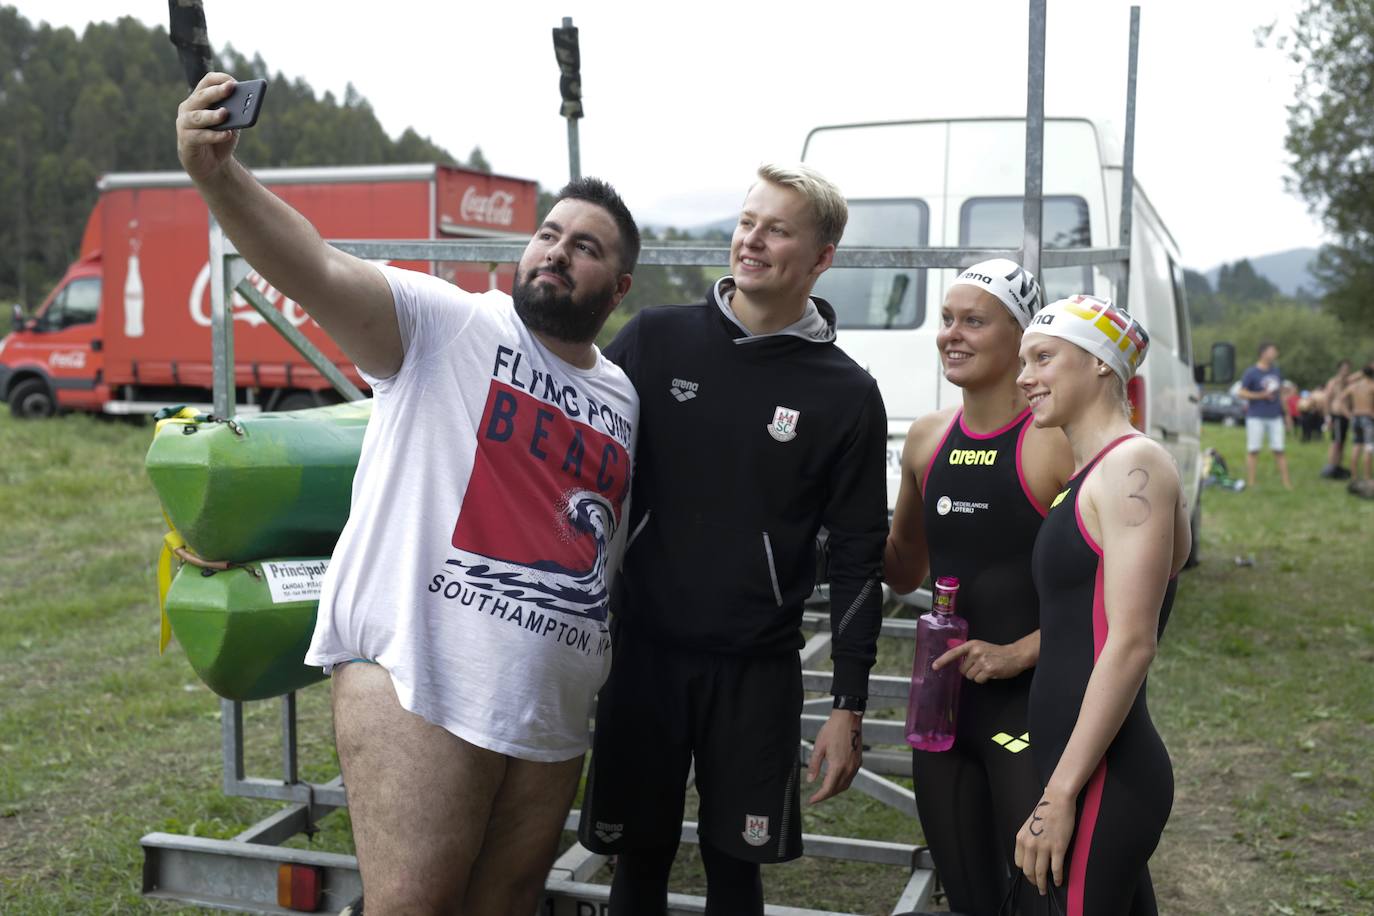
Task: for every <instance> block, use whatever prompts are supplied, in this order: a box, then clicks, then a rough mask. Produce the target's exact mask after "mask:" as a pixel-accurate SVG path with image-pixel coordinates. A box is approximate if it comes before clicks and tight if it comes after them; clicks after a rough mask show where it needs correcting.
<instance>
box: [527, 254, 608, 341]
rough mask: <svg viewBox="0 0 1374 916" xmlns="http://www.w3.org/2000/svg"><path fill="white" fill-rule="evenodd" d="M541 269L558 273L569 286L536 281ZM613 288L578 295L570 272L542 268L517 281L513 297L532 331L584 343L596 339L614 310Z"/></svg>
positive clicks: (558, 338)
mask: <svg viewBox="0 0 1374 916" xmlns="http://www.w3.org/2000/svg"><path fill="white" fill-rule="evenodd" d="M541 272H542V273H551V274H553V275H555V276H557V277H558V278H559V279H561V280H563V282H564V283H566V284H567V285H568V288H567V289H566V290H560V289H558V288H557V287H555V286H554V285H553V284H550V283H535V282H534V281H535V279H536V277H537V276H538V275H539V274H540V273H541ZM614 289H615V287H614V286H608V287H607V288H606V289H605V290H592V291H589V292H587V293H583V294H577V289H576V287H574V286H573V283H572V277H571V276H569V275H568V274H567V273H564V272H563V271H558V270H552V269H550V268H540V269H537V270H532V271H530V272H529V273H528V274H526V275H525V279H524V280H523V281H521V282H517V283H516V284H515V289H514V291H513V292H512V293H511V298H512V299H514V300H515V312H516V314H517V315H519V316H520V320H521V321H523V322H524V323H525V327H527V328H529V329H530V330H531V331H537V332H539V333H541V334H547V335H548V336H550V337H552V338H554V339H555V340H561V341H563V342H564V343H577V344H584V343H591V342H592V341H593V340H595V339H596V335H597V334H598V333H599V332H600V331H601V326H602V325H603V324H604V323H605V321H606V315H607V314H608V313H609V312H610V310H611V294H612V292H613V291H614Z"/></svg>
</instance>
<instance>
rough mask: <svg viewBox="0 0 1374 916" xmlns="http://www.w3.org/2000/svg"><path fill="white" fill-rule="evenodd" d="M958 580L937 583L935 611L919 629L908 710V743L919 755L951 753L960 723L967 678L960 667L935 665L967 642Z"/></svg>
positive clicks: (919, 623) (945, 578)
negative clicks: (936, 667) (958, 610)
mask: <svg viewBox="0 0 1374 916" xmlns="http://www.w3.org/2000/svg"><path fill="white" fill-rule="evenodd" d="M958 592H959V580H958V579H956V578H954V577H953V576H941V577H940V578H938V579H936V580H935V594H934V600H933V601H932V602H931V610H930V612H929V613H927V614H923V615H922V616H921V619H920V620H919V621H917V623H916V658H915V659H914V660H913V662H912V666H911V696H910V697H909V698H908V700H907V707H906V742H907V744H910V745H911V746H912V747H914V748H916V749H917V750H919V751H947V750H949V749H950V748H951V747H952V746H953V745H954V725H955V721H956V720H957V719H958V717H959V684H960V682H961V681H962V680H963V679H964V676H963V675H962V674H960V673H959V666H958V665H957V664H949V665H945V666H944V667H942V668H941V669H940V670H939V671H936V670H934V669H932V668H931V667H930V666H931V663H932V662H934V661H935V660H936V659H937V658H939V657H940V656H941V655H944V654H945V653H946V652H948V651H949V650H950V649H953V648H954V647H955V646H962V645H963V644H964V643H965V642H966V641H967V640H968V621H967V620H965V619H964V618H962V617H960V616H959V615H958V614H956V613H955V612H954V599H955V596H956V595H957V594H958Z"/></svg>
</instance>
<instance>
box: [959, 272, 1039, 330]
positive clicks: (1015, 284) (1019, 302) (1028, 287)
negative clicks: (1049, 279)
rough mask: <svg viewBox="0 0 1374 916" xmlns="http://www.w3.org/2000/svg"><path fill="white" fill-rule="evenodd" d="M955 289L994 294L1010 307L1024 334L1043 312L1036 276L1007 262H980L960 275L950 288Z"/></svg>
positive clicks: (1008, 308)
mask: <svg viewBox="0 0 1374 916" xmlns="http://www.w3.org/2000/svg"><path fill="white" fill-rule="evenodd" d="M955 286H976V287H978V288H979V289H981V290H983V291H984V292H987V293H991V294H992V295H993V296H994V297H995V298H996V299H997V300H998V301H999V302H1001V303H1002V304H1003V305H1005V306H1006V307H1007V311H1009V312H1011V317H1013V318H1015V319H1016V323H1017V324H1019V325H1021V328H1022V330H1024V329H1025V327H1026V325H1027V324H1029V323H1030V320H1031V316H1032V315H1034V314H1035V313H1036V312H1037V311H1039V310H1040V284H1039V283H1037V282H1035V274H1033V273H1031V272H1030V271H1028V270H1026V269H1025V268H1024V267H1022V266H1021V265H1020V264H1017V263H1016V262H1015V261H1009V260H1007V259H1006V258H993V259H992V260H989V261H980V262H979V263H977V264H974V265H973V266H972V267H970V268H968V269H966V270H964V271H961V272H960V273H959V276H957V277H955V278H954V282H953V283H951V284H950V287H951V288H952V287H955Z"/></svg>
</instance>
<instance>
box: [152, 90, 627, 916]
mask: <svg viewBox="0 0 1374 916" xmlns="http://www.w3.org/2000/svg"><path fill="white" fill-rule="evenodd" d="M234 86H235V83H234V80H233V79H231V78H230V77H229V76H227V75H226V74H223V73H211V74H208V75H207V76H206V77H205V78H204V79H202V80H201V81H200V84H199V86H198V87H197V88H196V90H195V91H194V92H193V93H192V94H191V95H190V97H188V98H187V99H186V100H185V101H184V102H182V103H181V107H180V109H179V111H178V115H177V152H178V154H179V156H180V158H181V164H182V166H183V167H184V168H185V169H186V172H187V174H189V175H190V176H191V178H192V179H193V180H194V181H195V183H196V187H197V189H198V190H199V191H200V193H201V196H203V197H204V198H205V201H206V203H207V204H208V205H209V207H210V210H211V211H212V212H213V213H214V215H215V218H216V219H218V220H219V223H220V225H221V226H222V227H223V228H224V232H225V234H226V235H227V236H228V237H229V238H230V239H232V240H233V242H234V244H235V245H236V246H237V247H238V250H239V251H240V252H241V253H242V254H243V256H244V257H245V258H246V259H247V260H248V261H249V263H251V264H252V265H253V267H254V268H255V269H256V270H257V271H258V272H259V273H260V274H261V275H262V276H263V277H264V278H266V279H267V280H268V281H269V282H271V284H272V285H273V286H275V287H276V288H277V289H279V290H281V291H282V293H284V294H286V295H288V296H290V297H291V298H292V299H295V300H296V301H298V302H299V303H300V304H301V307H302V308H304V309H305V310H306V311H307V312H308V313H309V314H310V316H311V317H312V318H314V319H315V320H316V321H317V322H319V324H320V326H321V327H322V328H323V329H324V330H325V331H326V332H327V333H328V334H329V335H330V337H332V338H333V339H334V340H335V342H337V343H338V345H339V347H340V348H341V349H342V350H343V351H344V353H346V354H347V355H348V357H349V359H351V360H353V362H354V363H356V364H357V366H358V370H359V372H360V373H361V374H362V376H363V378H364V379H366V380H367V382H368V384H369V385H370V386H371V387H372V390H373V395H374V397H375V405H374V407H373V413H372V419H371V421H370V422H369V423H368V426H367V434H366V436H365V438H364V440H363V446H362V455H361V457H360V459H359V461H358V470H357V475H356V477H355V479H354V482H353V498H352V504H351V507H350V514H349V518H348V524H347V525H346V526H345V527H344V530H343V533H342V535H341V536H340V538H339V542H338V545H337V547H336V548H335V550H334V554H333V558H332V560H331V562H330V564H329V571H328V573H327V574H326V575H325V579H324V585H323V590H322V593H321V596H320V602H319V617H318V621H317V623H316V626H315V633H314V638H313V639H312V641H311V644H310V649H309V651H308V653H307V655H306V658H305V661H306V663H307V664H311V665H319V666H321V667H323V668H325V669H326V670H327V671H328V672H330V674H331V676H332V684H331V687H332V694H333V704H334V707H333V710H334V733H335V740H336V743H337V746H338V752H339V766H340V769H341V771H342V774H343V779H344V784H345V785H346V786H347V788H348V806H349V811H350V813H351V816H352V823H353V837H354V841H355V845H356V847H357V854H358V867H359V870H360V872H361V874H362V881H363V888H364V891H365V893H366V898H367V906H366V910H367V912H371V913H374V914H375V913H441V912H462V913H464V914H466V916H507V914H510V913H532V912H534V909H535V907H536V906H537V905H538V901H539V898H540V895H541V892H542V890H543V887H544V879H545V876H546V875H547V873H548V869H549V865H550V863H551V862H552V860H553V856H554V853H555V851H556V849H557V845H558V840H559V838H560V837H561V835H562V832H563V823H564V819H565V817H566V815H567V811H568V808H569V806H570V805H571V803H572V799H573V795H574V793H575V792H576V790H577V782H578V776H579V775H580V773H581V771H582V757H583V754H584V752H585V751H586V749H587V743H588V742H587V719H588V715H589V713H590V709H591V701H592V697H593V695H594V694H595V692H596V690H597V688H598V687H599V686H600V684H601V682H602V681H603V680H604V679H605V676H606V672H607V670H608V669H609V667H610V639H609V635H608V630H607V622H606V620H607V605H608V602H607V589H608V583H609V582H610V579H611V576H612V575H613V574H614V561H613V558H614V556H615V553H616V549H615V547H613V544H614V545H616V546H618V543H619V542H620V541H622V540H623V534H622V533H621V532H623V528H624V526H623V524H622V522H623V521H624V518H623V516H624V508H625V504H626V503H625V501H626V498H627V496H628V494H629V485H630V483H629V482H630V466H631V460H632V455H633V449H634V431H635V427H636V425H637V424H638V410H639V401H638V398H637V397H636V395H635V392H634V390H633V388H632V387H631V386H630V382H629V380H628V379H627V378H626V377H625V374H624V373H623V372H622V371H621V370H620V369H618V368H617V367H616V366H614V365H613V364H612V363H610V362H609V361H608V360H606V359H604V358H602V356H601V354H600V352H599V351H598V350H597V348H596V346H595V345H594V344H593V343H592V341H593V340H595V338H596V335H597V333H598V332H599V331H600V330H601V326H602V324H604V323H605V320H606V316H607V315H609V314H610V312H611V310H612V309H614V308H615V307H616V305H617V304H618V303H619V302H620V300H621V299H622V298H623V297H624V296H625V294H626V293H627V292H628V291H629V289H630V282H631V279H630V274H631V271H633V270H634V265H635V260H636V258H637V257H638V254H639V231H638V229H637V228H636V226H635V222H634V219H633V218H632V217H631V216H630V213H629V211H628V210H627V209H626V207H625V205H624V203H623V202H621V200H620V197H619V196H618V195H617V194H616V193H615V191H614V190H613V189H612V188H611V187H610V186H609V185H607V184H605V183H604V182H601V181H598V180H597V179H594V178H586V179H580V180H578V181H575V182H573V183H571V184H569V185H568V186H567V187H565V188H564V189H563V190H562V191H561V192H560V194H559V197H558V202H557V203H555V204H554V206H553V209H552V210H550V211H549V214H548V217H547V218H546V219H545V220H544V222H543V224H542V225H541V226H540V227H539V229H538V230H537V231H536V232H535V234H534V238H532V239H531V240H530V243H529V245H528V246H527V247H526V248H525V251H524V254H523V255H522V256H521V259H520V263H519V266H518V268H517V273H516V280H515V287H514V293H513V296H507V295H506V294H504V293H502V292H499V291H496V290H491V291H487V292H484V293H481V294H475V293H469V292H466V291H464V290H461V289H459V288H458V287H456V286H454V285H452V284H450V283H446V282H444V281H443V280H441V279H439V278H438V277H433V276H430V275H428V274H422V273H417V272H415V271H409V270H400V269H398V268H394V267H391V266H384V267H378V266H376V265H374V264H371V263H368V262H367V261H363V260H360V259H358V258H355V257H352V256H350V255H347V254H344V253H343V252H341V251H339V250H338V249H336V248H333V247H331V246H329V245H326V244H325V243H324V242H323V241H321V239H320V236H319V233H318V232H316V231H315V228H314V227H313V226H311V224H310V223H309V222H308V221H306V219H305V218H304V217H302V216H301V215H300V214H299V213H297V212H296V211H295V210H293V209H291V207H289V206H287V205H286V204H285V203H284V202H283V201H282V200H281V199H279V198H277V197H275V196H274V195H273V194H272V193H271V192H269V191H268V190H267V189H266V188H264V187H263V186H262V185H261V184H259V183H258V182H257V181H256V180H255V179H254V178H253V176H252V175H251V174H250V173H249V171H248V170H247V169H246V168H245V167H244V166H243V165H242V164H240V163H239V162H238V160H237V159H235V158H234V156H233V150H234V145H235V139H236V137H237V131H217V130H215V129H214V128H215V127H216V126H219V125H221V124H223V123H224V121H225V119H226V118H228V117H229V116H230V113H229V112H228V111H226V110H225V109H223V108H217V107H215V106H216V105H217V104H218V103H220V102H221V101H223V100H224V99H225V98H226V97H227V96H228V95H229V94H230V92H231V91H232V90H233V89H234ZM353 910H354V911H355V912H357V911H358V908H357V907H356V906H354V907H353Z"/></svg>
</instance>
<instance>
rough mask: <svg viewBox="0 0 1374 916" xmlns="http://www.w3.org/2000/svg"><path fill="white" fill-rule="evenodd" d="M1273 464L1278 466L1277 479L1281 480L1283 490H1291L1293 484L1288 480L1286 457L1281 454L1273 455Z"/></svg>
mask: <svg viewBox="0 0 1374 916" xmlns="http://www.w3.org/2000/svg"><path fill="white" fill-rule="evenodd" d="M1274 464H1276V465H1278V468H1279V477H1280V478H1282V479H1283V487H1284V489H1285V490H1291V489H1293V482H1292V481H1291V480H1289V479H1288V456H1287V455H1286V454H1284V453H1283V452H1275V453H1274Z"/></svg>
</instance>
